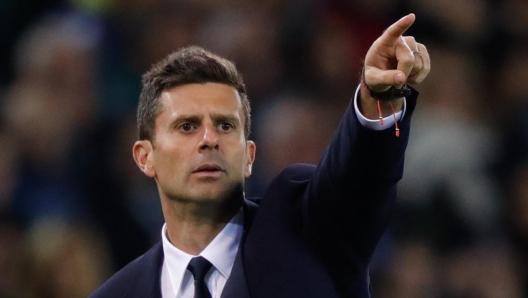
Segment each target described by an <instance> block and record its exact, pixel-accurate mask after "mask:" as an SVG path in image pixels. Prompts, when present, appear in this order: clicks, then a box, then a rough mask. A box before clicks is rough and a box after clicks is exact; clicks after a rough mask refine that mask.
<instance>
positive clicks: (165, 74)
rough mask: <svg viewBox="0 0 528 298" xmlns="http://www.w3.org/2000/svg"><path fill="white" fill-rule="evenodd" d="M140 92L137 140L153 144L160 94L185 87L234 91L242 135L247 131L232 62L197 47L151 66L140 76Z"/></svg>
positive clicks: (247, 117) (238, 78) (243, 97)
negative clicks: (220, 86)
mask: <svg viewBox="0 0 528 298" xmlns="http://www.w3.org/2000/svg"><path fill="white" fill-rule="evenodd" d="M142 82H143V89H142V90H141V94H140V96H139V104H138V109H137V125H138V129H139V139H140V140H149V141H154V135H155V127H156V125H155V121H156V117H157V116H158V115H159V114H160V113H161V111H162V107H161V106H160V104H159V97H160V95H161V93H162V92H163V91H164V90H166V89H169V88H173V87H176V86H181V85H186V84H194V83H198V84H203V83H221V84H226V85H229V86H232V87H233V88H235V89H236V90H237V91H238V94H239V95H240V100H241V101H242V107H243V109H244V116H245V124H244V134H245V137H246V139H247V138H249V134H250V131H251V107H250V105H249V101H248V98H247V94H246V87H245V85H244V82H243V80H242V76H241V75H240V74H239V73H238V71H237V69H236V67H235V65H234V64H233V62H231V61H229V60H227V59H225V58H222V57H220V56H218V55H215V54H213V53H211V52H209V51H206V50H204V49H202V48H200V47H197V46H190V47H186V48H182V49H180V50H178V51H176V52H173V53H172V54H170V55H168V56H167V57H166V58H165V59H163V60H162V61H160V62H159V63H157V64H155V65H154V66H153V67H152V68H151V69H150V70H149V71H147V72H146V73H145V74H144V75H143V80H142Z"/></svg>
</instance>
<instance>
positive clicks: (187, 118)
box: [170, 113, 242, 126]
mask: <svg viewBox="0 0 528 298" xmlns="http://www.w3.org/2000/svg"><path fill="white" fill-rule="evenodd" d="M211 118H212V119H213V121H214V122H221V121H230V122H234V123H235V124H241V122H242V121H240V119H239V118H238V117H235V116H233V115H226V114H219V113H213V114H211ZM202 119H203V116H199V115H185V114H184V115H179V116H177V117H176V118H174V119H173V120H172V121H171V122H170V123H171V126H175V125H176V124H179V123H182V122H190V123H200V122H201V121H202Z"/></svg>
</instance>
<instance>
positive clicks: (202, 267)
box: [187, 257, 213, 280]
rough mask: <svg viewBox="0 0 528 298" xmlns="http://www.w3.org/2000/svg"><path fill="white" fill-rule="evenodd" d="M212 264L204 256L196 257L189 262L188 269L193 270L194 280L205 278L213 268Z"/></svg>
mask: <svg viewBox="0 0 528 298" xmlns="http://www.w3.org/2000/svg"><path fill="white" fill-rule="evenodd" d="M212 266H213V264H211V262H209V261H207V259H205V258H204V257H194V258H192V259H191V261H190V262H189V266H187V270H189V271H191V273H192V275H193V277H194V280H204V278H205V275H206V274H207V272H209V269H211V267H212Z"/></svg>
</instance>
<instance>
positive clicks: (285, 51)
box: [0, 0, 528, 298]
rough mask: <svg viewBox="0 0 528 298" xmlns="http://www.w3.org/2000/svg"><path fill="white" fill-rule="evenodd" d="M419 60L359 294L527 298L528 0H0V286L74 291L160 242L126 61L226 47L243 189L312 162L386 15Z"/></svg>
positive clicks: (54, 293)
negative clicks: (382, 224) (234, 85)
mask: <svg viewBox="0 0 528 298" xmlns="http://www.w3.org/2000/svg"><path fill="white" fill-rule="evenodd" d="M409 12H414V13H415V14H416V15H417V21H416V23H415V25H414V26H413V27H412V28H411V30H410V32H409V35H414V36H415V37H416V38H417V40H418V41H419V42H422V43H424V44H426V46H427V48H428V50H429V52H430V55H431V57H432V72H431V74H430V75H429V77H428V78H427V80H426V81H425V82H424V83H423V84H421V85H419V86H417V89H418V90H419V91H420V92H421V94H422V96H421V97H420V99H419V105H418V107H417V110H416V113H415V116H414V119H413V127H412V138H411V140H410V143H409V148H408V151H407V155H406V168H405V174H404V179H403V180H402V182H401V184H400V187H399V193H398V204H397V208H396V209H397V210H396V212H395V214H394V220H393V223H392V224H391V226H390V228H389V230H388V231H387V233H386V234H385V236H384V237H383V239H382V241H381V243H380V244H379V246H378V251H377V252H376V254H375V256H374V259H373V263H372V267H371V276H372V282H373V289H374V292H373V295H374V297H391V298H400V297H402V298H403V297H405V298H413V297H433V298H435V297H443V298H446V297H447V298H469V297H471V298H518V297H519V298H522V297H528V1H525V0H502V1H499V0H458V1H456V2H453V1H449V0H399V1H388V0H355V1H353V0H348V1H345V0H308V1H307V0H267V1H257V0H225V1H215V0H187V1H184V0H178V1H176V0H62V1H61V0H47V1H39V2H38V3H36V2H35V1H30V0H2V4H0V45H1V48H0V56H1V57H0V67H1V68H0V153H1V154H0V181H1V182H0V298H18V297H28V298H32V297H39V298H62V297H68V298H75V297H86V296H87V295H88V294H89V293H91V291H93V290H94V289H95V288H96V287H98V286H99V285H100V284H101V283H102V282H103V281H104V280H106V279H107V278H108V277H109V276H110V275H111V274H112V273H113V272H115V271H116V270H118V269H119V268H121V267H122V266H124V265H125V264H127V263H128V262H130V261H131V260H132V259H134V258H135V257H137V256H138V255H140V254H142V253H143V252H144V251H146V250H147V249H148V248H149V247H150V246H151V245H152V244H153V243H155V242H157V241H159V239H160V232H161V226H162V224H163V217H162V214H161V208H160V206H159V199H158V195H157V189H156V186H155V183H154V182H153V181H152V180H149V179H147V178H146V177H144V176H143V174H142V173H141V172H140V171H139V170H138V169H137V168H136V166H135V164H134V162H133V159H132V154H131V148H132V145H133V143H134V141H135V140H136V138H137V136H136V135H137V131H136V124H135V108H136V104H137V99H138V95H139V91H140V88H141V83H140V80H141V74H142V73H144V72H145V71H146V70H147V69H148V68H149V66H150V65H151V64H152V63H154V62H156V61H158V60H159V59H161V58H163V57H164V56H165V55H167V54H168V53H170V52H172V51H173V50H175V49H178V48H180V47H183V46H186V45H190V44H196V45H200V46H203V47H205V48H207V49H209V50H212V51H213V52H216V53H218V54H220V55H223V56H225V57H227V58H229V59H232V60H233V61H235V63H236V65H237V67H238V68H239V70H240V71H241V72H242V74H243V75H244V78H245V81H246V85H247V88H248V93H249V97H250V100H251V102H252V109H253V116H254V125H253V127H254V129H253V132H252V138H253V139H254V140H255V141H256V143H257V145H258V150H257V161H256V164H255V168H254V170H255V173H254V175H253V176H252V177H251V178H250V179H249V181H248V182H247V190H246V195H247V196H260V195H262V192H263V191H264V190H265V188H266V186H267V184H268V183H269V182H270V179H272V177H273V176H274V175H276V174H277V173H278V172H279V171H280V170H281V169H282V168H284V167H285V166H286V165H287V164H290V163H294V162H307V163H317V161H318V159H319V156H320V155H321V153H322V151H323V150H324V149H325V147H326V146H327V144H328V142H329V140H330V139H331V138H332V133H333V130H334V129H335V128H336V126H337V124H338V122H339V120H340V116H341V115H342V113H343V111H344V109H346V108H347V106H348V104H349V102H350V98H351V97H352V95H353V92H354V91H355V88H356V86H357V82H358V74H359V72H360V68H361V65H362V58H363V57H364V55H365V53H366V50H367V49H368V47H369V46H370V44H371V43H372V42H373V41H374V40H375V39H376V38H377V37H378V36H379V35H380V34H381V32H382V31H383V30H384V28H386V27H387V26H388V25H390V24H391V23H392V22H394V21H395V20H397V19H398V18H400V17H401V16H403V15H404V14H407V13H409Z"/></svg>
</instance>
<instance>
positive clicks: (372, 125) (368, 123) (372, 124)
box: [354, 85, 407, 130]
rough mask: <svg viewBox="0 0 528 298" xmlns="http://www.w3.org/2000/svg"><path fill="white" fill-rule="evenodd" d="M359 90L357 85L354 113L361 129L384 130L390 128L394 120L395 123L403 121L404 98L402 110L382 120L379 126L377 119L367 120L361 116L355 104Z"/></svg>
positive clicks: (359, 86)
mask: <svg viewBox="0 0 528 298" xmlns="http://www.w3.org/2000/svg"><path fill="white" fill-rule="evenodd" d="M360 88H361V85H358V87H357V89H356V94H354V110H355V111H356V115H357V117H358V119H359V123H361V125H363V127H365V128H368V129H372V130H384V129H387V128H389V127H392V126H393V125H394V120H395V119H396V121H400V120H401V119H403V116H404V115H405V108H406V106H407V105H406V102H405V98H404V99H403V108H402V110H401V111H399V112H396V114H394V115H390V116H387V117H385V118H383V124H381V121H380V120H379V119H374V120H372V119H367V118H366V117H365V116H363V114H361V112H360V111H359V108H358V104H357V101H358V98H359V90H360Z"/></svg>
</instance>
